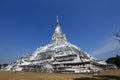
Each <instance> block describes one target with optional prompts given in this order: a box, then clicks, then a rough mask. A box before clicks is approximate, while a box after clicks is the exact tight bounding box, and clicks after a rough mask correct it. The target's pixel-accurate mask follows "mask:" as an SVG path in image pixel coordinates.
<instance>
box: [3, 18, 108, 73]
mask: <svg viewBox="0 0 120 80" xmlns="http://www.w3.org/2000/svg"><path fill="white" fill-rule="evenodd" d="M105 67H106V63H105V62H103V61H101V62H100V61H98V60H96V59H95V58H93V57H91V56H90V55H89V54H88V53H87V52H84V51H82V50H81V49H80V48H78V47H77V46H75V45H73V44H71V43H69V42H68V41H67V39H66V36H65V34H63V32H62V29H61V27H60V24H59V21H58V17H57V21H56V28H55V32H54V34H53V36H52V40H51V42H50V43H49V44H48V45H46V46H43V47H40V48H37V49H36V50H35V51H34V52H33V53H32V54H30V55H26V56H23V57H22V58H20V59H18V60H16V62H14V63H12V64H9V65H8V66H7V67H5V68H4V69H3V70H5V71H10V70H16V71H22V70H23V71H36V72H62V73H91V72H97V71H101V70H103V69H104V68H105Z"/></svg>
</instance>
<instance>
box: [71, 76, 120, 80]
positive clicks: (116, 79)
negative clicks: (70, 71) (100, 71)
mask: <svg viewBox="0 0 120 80" xmlns="http://www.w3.org/2000/svg"><path fill="white" fill-rule="evenodd" d="M73 80H120V76H111V75H105V76H93V78H88V77H82V78H74V79H73Z"/></svg>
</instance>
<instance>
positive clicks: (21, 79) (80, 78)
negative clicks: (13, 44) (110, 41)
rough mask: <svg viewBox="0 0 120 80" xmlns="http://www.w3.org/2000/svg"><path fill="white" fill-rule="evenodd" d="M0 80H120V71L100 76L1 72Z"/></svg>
mask: <svg viewBox="0 0 120 80" xmlns="http://www.w3.org/2000/svg"><path fill="white" fill-rule="evenodd" d="M0 80H120V70H106V71H104V72H101V73H99V74H98V75H94V74H60V73H36V72H16V73H15V72H3V71H0Z"/></svg>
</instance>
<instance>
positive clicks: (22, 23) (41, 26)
mask: <svg viewBox="0 0 120 80" xmlns="http://www.w3.org/2000/svg"><path fill="white" fill-rule="evenodd" d="M119 4H120V1H119V0H0V54H1V56H0V63H8V62H12V61H14V60H16V59H17V58H19V57H21V56H23V55H25V54H26V53H32V52H33V51H34V50H35V49H36V48H38V47H40V46H44V45H46V44H48V43H49V42H50V41H51V36H52V34H53V32H54V29H55V23H56V16H59V22H60V25H61V28H62V30H63V32H64V33H65V34H66V36H67V40H68V41H69V42H71V43H72V44H75V45H77V46H78V47H80V48H81V49H82V50H84V51H87V52H88V53H89V54H90V55H92V56H94V57H95V58H97V59H106V58H108V57H111V56H115V55H116V54H118V53H119V54H120V44H119V43H118V42H117V41H116V40H115V37H114V35H113V34H114V33H115V32H117V31H119V30H120V5H119Z"/></svg>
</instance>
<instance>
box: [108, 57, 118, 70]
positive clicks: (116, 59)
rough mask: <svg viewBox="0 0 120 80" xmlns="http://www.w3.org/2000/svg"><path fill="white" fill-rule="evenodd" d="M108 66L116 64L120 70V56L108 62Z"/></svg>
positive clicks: (109, 59)
mask: <svg viewBox="0 0 120 80" xmlns="http://www.w3.org/2000/svg"><path fill="white" fill-rule="evenodd" d="M106 62H107V63H108V64H115V65H116V66H117V67H118V68H119V69H120V56H119V55H116V57H111V58H108V59H107V60H106Z"/></svg>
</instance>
